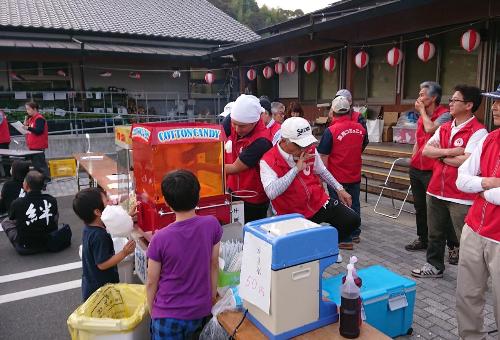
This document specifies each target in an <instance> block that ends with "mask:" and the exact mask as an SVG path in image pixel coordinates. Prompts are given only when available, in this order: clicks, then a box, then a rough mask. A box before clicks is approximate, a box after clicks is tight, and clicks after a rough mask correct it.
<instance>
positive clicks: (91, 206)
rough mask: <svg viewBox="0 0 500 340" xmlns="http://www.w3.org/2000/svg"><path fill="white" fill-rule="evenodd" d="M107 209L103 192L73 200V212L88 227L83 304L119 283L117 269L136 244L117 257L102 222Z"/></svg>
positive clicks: (90, 192)
mask: <svg viewBox="0 0 500 340" xmlns="http://www.w3.org/2000/svg"><path fill="white" fill-rule="evenodd" d="M106 205H107V197H106V195H105V194H104V192H103V191H102V190H101V189H100V188H88V189H84V190H82V191H80V192H79V193H77V194H76V196H75V199H74V200H73V210H74V211H75V213H76V215H78V217H79V218H80V219H82V220H83V222H84V223H85V228H84V230H83V241H82V269H83V275H82V296H83V301H85V300H87V299H88V297H89V296H90V295H92V293H94V292H95V291H96V290H97V289H99V288H100V287H102V286H104V285H105V284H106V283H118V282H119V277H118V267H117V265H118V263H120V262H121V261H122V260H123V259H124V258H125V257H127V256H128V255H129V254H131V253H132V252H133V251H134V249H135V242H134V241H133V240H130V241H129V242H128V243H127V244H126V245H125V246H124V247H123V249H122V250H121V251H120V252H119V253H118V254H115V250H114V247H113V240H112V239H111V235H110V234H108V232H107V231H106V226H105V225H104V223H103V222H102V220H101V215H102V212H103V210H104V208H105V207H106Z"/></svg>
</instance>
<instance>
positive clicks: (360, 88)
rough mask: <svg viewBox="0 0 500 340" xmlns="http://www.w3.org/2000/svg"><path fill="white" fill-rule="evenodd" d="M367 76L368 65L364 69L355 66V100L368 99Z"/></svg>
mask: <svg viewBox="0 0 500 340" xmlns="http://www.w3.org/2000/svg"><path fill="white" fill-rule="evenodd" d="M367 76H368V66H367V67H365V68H363V69H359V68H358V67H357V66H354V80H353V90H354V91H353V92H354V93H353V96H354V99H355V100H361V101H366V87H367V85H368V84H367V80H366V77H367Z"/></svg>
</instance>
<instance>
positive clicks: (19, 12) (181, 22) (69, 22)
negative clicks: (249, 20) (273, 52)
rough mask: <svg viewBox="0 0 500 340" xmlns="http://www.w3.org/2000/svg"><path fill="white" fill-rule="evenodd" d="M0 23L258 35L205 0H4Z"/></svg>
mask: <svg viewBox="0 0 500 340" xmlns="http://www.w3.org/2000/svg"><path fill="white" fill-rule="evenodd" d="M2 26H3V27H23V28H45V29H54V30H69V31H79V32H99V33H121V34H129V35H137V36H149V37H158V38H173V39H195V40H206V41H222V42H246V41H250V40H255V39H258V38H259V36H258V35H257V34H256V33H254V32H253V31H252V30H250V29H249V28H248V27H246V26H244V25H242V24H241V23H239V22H238V21H236V20H234V19H233V18H231V17H230V16H228V15H227V14H225V13H224V12H222V11H221V10H219V9H218V8H216V7H215V6H213V5H212V4H210V3H209V2H208V1H206V0H0V29H1V28H2Z"/></svg>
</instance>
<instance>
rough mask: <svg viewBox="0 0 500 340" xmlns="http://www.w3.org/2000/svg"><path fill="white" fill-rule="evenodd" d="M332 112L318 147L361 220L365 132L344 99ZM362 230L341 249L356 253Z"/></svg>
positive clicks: (343, 241) (335, 103) (338, 99)
mask: <svg viewBox="0 0 500 340" xmlns="http://www.w3.org/2000/svg"><path fill="white" fill-rule="evenodd" d="M330 112H331V113H332V114H333V120H332V124H331V125H330V126H329V127H328V129H326V130H325V132H324V133H323V136H322V137H321V142H320V143H319V146H318V152H319V154H320V155H321V158H322V160H323V162H324V163H325V165H326V167H327V169H328V171H329V172H330V173H331V174H334V175H335V178H336V179H337V180H338V181H339V182H340V184H342V186H343V187H344V189H345V190H346V191H347V192H348V193H349V194H350V195H351V197H352V209H353V210H354V211H355V212H356V213H357V214H358V215H359V216H361V209H360V203H359V194H360V183H361V153H362V152H363V146H364V143H363V142H364V139H365V136H366V129H365V128H363V126H362V125H361V124H360V123H358V122H357V120H356V121H355V120H353V119H352V110H351V105H350V103H349V101H348V100H347V98H345V97H343V96H338V97H335V99H333V101H332V108H331V110H330ZM328 192H329V193H330V197H336V190H335V189H334V188H332V187H330V186H329V187H328ZM360 233H361V230H360V229H359V228H358V229H356V230H354V231H353V232H352V235H349V237H347V238H346V239H339V242H340V243H339V248H340V249H353V244H352V243H353V242H356V243H359V235H360Z"/></svg>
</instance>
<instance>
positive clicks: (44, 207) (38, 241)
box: [5, 170, 59, 255]
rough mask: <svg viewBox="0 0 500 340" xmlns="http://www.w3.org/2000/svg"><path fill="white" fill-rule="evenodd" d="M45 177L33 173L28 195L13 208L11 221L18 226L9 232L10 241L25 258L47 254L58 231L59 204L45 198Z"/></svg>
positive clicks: (26, 181)
mask: <svg viewBox="0 0 500 340" xmlns="http://www.w3.org/2000/svg"><path fill="white" fill-rule="evenodd" d="M43 185H44V176H43V175H42V174H41V173H40V172H38V171H36V170H33V171H30V172H28V174H27V175H26V178H25V179H24V182H23V188H24V191H25V192H26V195H25V196H24V197H19V198H18V199H16V200H15V201H14V202H12V205H11V206H10V210H9V218H10V219H11V220H14V221H15V226H11V227H10V228H8V229H6V230H5V233H6V234H7V237H8V238H9V240H10V242H11V243H12V245H13V246H14V248H15V249H16V251H17V252H18V253H19V254H21V255H27V254H34V253H38V252H41V251H45V250H46V248H47V241H48V239H49V234H50V233H51V232H52V231H55V230H57V221H58V218H59V216H58V210H57V201H56V199H55V198H54V197H52V196H51V195H48V194H42V188H43Z"/></svg>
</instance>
